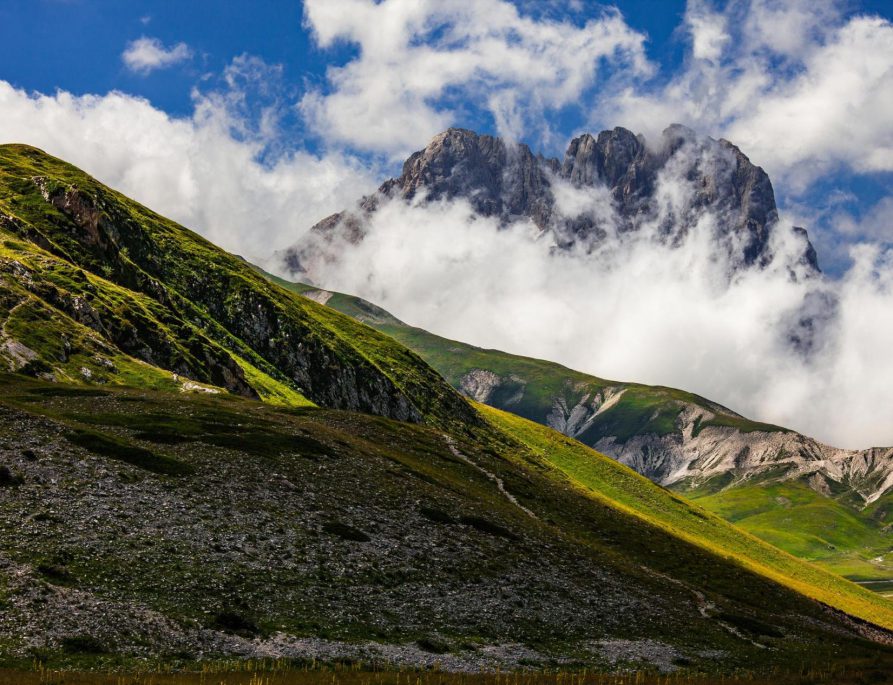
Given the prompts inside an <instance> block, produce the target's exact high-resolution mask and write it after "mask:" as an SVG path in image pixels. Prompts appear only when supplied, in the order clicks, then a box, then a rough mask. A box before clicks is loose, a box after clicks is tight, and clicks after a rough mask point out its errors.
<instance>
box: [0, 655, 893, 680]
mask: <svg viewBox="0 0 893 685" xmlns="http://www.w3.org/2000/svg"><path fill="white" fill-rule="evenodd" d="M888 675H889V674H888V673H887V672H886V671H885V670H884V664H883V662H874V663H872V662H871V661H868V662H865V661H859V660H854V661H853V662H852V663H848V664H845V665H839V666H836V667H834V668H820V667H815V666H811V665H807V664H804V665H803V666H802V667H801V668H800V669H798V670H797V671H796V672H794V673H791V672H773V673H770V674H768V675H764V676H754V675H751V674H745V673H741V674H738V675H734V676H727V677H722V678H717V677H715V676H710V675H705V674H698V673H691V672H689V673H686V672H683V671H677V672H675V673H673V674H672V675H660V674H654V673H652V674H645V673H641V672H637V673H623V674H618V675H610V674H600V673H593V672H591V671H587V670H585V669H584V670H571V671H566V670H547V671H537V670H532V669H527V670H525V671H522V672H518V671H515V672H507V673H504V672H498V671H497V672H492V673H450V672H444V671H440V670H438V669H430V670H412V669H407V670H384V671H382V670H367V669H365V668H363V665H362V664H346V665H338V666H336V667H334V668H325V667H319V666H315V665H310V666H308V665H302V664H301V663H300V662H298V663H296V664H295V663H290V662H288V661H281V660H280V661H275V660H264V661H250V662H246V663H237V664H232V663H225V662H224V663H215V664H205V665H204V667H203V668H202V669H201V670H199V671H191V672H182V671H181V672H170V671H169V670H168V669H165V668H164V667H160V668H158V669H156V670H152V669H151V668H143V669H141V671H140V672H139V673H129V674H121V673H108V674H103V673H72V672H59V671H55V672H54V671H50V670H45V669H39V670H36V671H32V672H22V671H4V670H2V669H0V685H745V684H746V685H817V684H819V683H829V684H833V685H871V684H878V683H886V682H888V678H887V676H888Z"/></svg>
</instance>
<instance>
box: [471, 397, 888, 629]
mask: <svg viewBox="0 0 893 685" xmlns="http://www.w3.org/2000/svg"><path fill="white" fill-rule="evenodd" d="M477 406H478V410H479V411H480V412H481V413H482V414H483V415H484V416H485V417H486V418H487V419H488V420H489V421H490V422H491V423H492V424H493V425H495V426H497V427H498V428H500V429H502V430H504V431H506V432H507V433H510V434H511V435H512V436H513V437H515V438H517V439H519V440H521V441H522V442H523V443H524V444H525V445H526V446H527V447H528V448H529V449H530V450H531V451H532V452H534V453H536V454H538V455H540V456H541V458H542V459H543V461H544V462H545V463H546V464H549V465H551V466H552V467H554V468H555V469H556V470H557V471H559V472H560V473H562V474H564V475H566V476H567V477H569V478H570V479H571V481H572V482H573V483H574V484H575V485H576V486H577V487H579V488H581V489H583V490H585V491H586V492H587V493H588V494H589V495H590V496H591V497H593V498H595V499H597V500H600V501H602V502H605V503H610V504H611V505H612V506H615V507H618V508H621V509H623V510H624V511H626V512H627V513H629V514H631V515H633V516H636V517H638V518H640V519H642V520H643V521H647V522H649V523H651V524H653V525H656V526H659V527H660V528H663V529H665V530H667V531H668V532H671V533H673V534H674V535H677V536H679V537H681V538H683V539H685V540H687V541H689V542H692V543H694V544H696V545H698V546H700V547H702V548H704V549H707V550H709V551H711V552H713V553H715V554H717V555H720V556H722V557H725V558H728V559H732V560H734V561H735V562H737V563H738V564H740V565H741V566H742V567H744V568H747V569H749V570H751V571H755V572H757V573H759V574H761V575H763V576H766V577H768V578H771V579H772V580H774V581H776V582H778V583H780V584H782V585H785V586H787V587H790V588H792V589H794V590H796V591H797V592H800V593H801V594H803V595H806V596H808V597H811V598H813V599H815V600H818V601H820V602H823V603H825V604H828V605H830V606H833V607H836V608H839V609H842V610H843V611H846V612H847V613H849V614H851V615H853V616H857V617H859V618H862V619H864V620H866V621H870V622H871V623H874V624H876V625H879V626H883V627H885V628H887V629H893V603H890V602H889V601H887V600H886V599H884V598H883V597H881V596H879V595H877V594H875V593H872V592H870V591H868V590H865V589H863V588H861V587H859V586H858V585H856V584H854V583H851V582H849V581H848V580H846V579H844V578H841V577H839V576H836V575H834V574H832V573H830V572H828V571H825V570H823V569H821V568H819V567H818V566H815V565H813V564H810V563H808V562H805V561H803V560H801V559H798V558H796V557H794V556H793V555H791V554H788V553H787V552H784V551H783V550H780V549H777V548H776V547H773V546H771V545H769V544H767V543H765V542H764V541H762V540H760V539H759V538H757V537H755V536H753V535H751V534H749V533H747V532H745V531H742V530H739V529H737V528H736V527H735V526H733V525H731V524H730V523H728V522H727V521H725V520H723V519H721V518H720V517H719V516H715V515H713V514H710V513H708V512H707V511H705V510H703V509H701V508H700V507H698V506H697V505H692V504H690V503H688V502H686V501H685V500H683V499H682V498H680V497H678V496H676V495H674V494H672V493H670V492H668V491H667V490H665V489H663V488H661V487H659V486H657V485H655V484H654V483H652V482H651V481H649V480H648V479H647V478H644V477H643V476H640V475H639V474H637V473H635V472H634V471H632V470H631V469H629V468H627V467H625V466H622V465H621V464H618V463H617V462H616V461H614V460H612V459H610V458H609V457H606V456H604V455H602V454H599V453H597V452H595V451H594V450H592V449H590V448H588V447H586V446H585V445H583V444H582V443H580V442H577V441H576V440H573V439H570V438H567V437H565V436H563V435H561V434H559V433H557V432H555V431H552V430H550V429H548V428H546V427H544V426H541V425H539V424H536V423H533V422H531V421H528V420H526V419H523V418H521V417H518V416H515V415H512V414H508V413H505V412H503V411H500V410H498V409H494V408H492V407H488V406H486V405H477Z"/></svg>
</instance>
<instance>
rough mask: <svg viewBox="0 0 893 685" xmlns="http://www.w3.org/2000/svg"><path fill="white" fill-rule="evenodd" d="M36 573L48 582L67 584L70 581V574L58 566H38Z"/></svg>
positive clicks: (45, 564)
mask: <svg viewBox="0 0 893 685" xmlns="http://www.w3.org/2000/svg"><path fill="white" fill-rule="evenodd" d="M37 572H38V573H39V574H40V575H42V576H44V577H45V578H49V579H50V580H53V581H56V582H60V583H67V582H69V581H71V580H72V578H71V574H70V573H69V572H68V569H66V568H65V567H64V566H60V565H58V564H51V563H42V564H38V565H37Z"/></svg>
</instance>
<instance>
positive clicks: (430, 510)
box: [419, 507, 457, 524]
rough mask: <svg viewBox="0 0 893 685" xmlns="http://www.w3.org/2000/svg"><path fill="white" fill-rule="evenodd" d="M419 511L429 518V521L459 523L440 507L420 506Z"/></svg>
mask: <svg viewBox="0 0 893 685" xmlns="http://www.w3.org/2000/svg"><path fill="white" fill-rule="evenodd" d="M419 513H420V514H421V515H422V516H424V517H425V518H426V519H428V520H429V521H433V522H434V523H446V524H451V523H457V521H456V519H454V518H453V517H452V516H450V515H449V514H448V513H446V512H445V511H442V510H440V509H435V508H434V507H419Z"/></svg>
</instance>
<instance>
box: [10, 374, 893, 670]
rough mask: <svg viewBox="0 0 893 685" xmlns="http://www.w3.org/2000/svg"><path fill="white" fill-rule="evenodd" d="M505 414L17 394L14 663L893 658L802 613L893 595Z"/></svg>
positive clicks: (874, 609) (869, 634)
mask: <svg viewBox="0 0 893 685" xmlns="http://www.w3.org/2000/svg"><path fill="white" fill-rule="evenodd" d="M486 411H487V412H488V414H487V421H488V424H487V426H486V427H478V428H473V429H472V432H471V433H466V434H464V435H463V434H456V433H453V434H452V435H445V434H444V432H443V430H442V429H439V428H438V429H435V428H433V427H428V426H425V425H418V424H409V423H406V422H395V421H391V420H388V419H385V418H382V417H374V416H369V415H365V414H359V413H349V412H342V411H333V410H324V409H319V408H304V409H293V408H277V407H272V406H270V405H268V404H263V403H260V402H256V401H250V400H247V399H243V398H239V397H238V396H234V395H225V394H221V395H217V396H213V395H212V396H207V395H198V394H183V393H169V392H157V391H150V390H144V389H122V388H116V387H112V386H109V387H107V388H105V389H99V388H95V387H94V388H89V387H84V386H79V387H78V386H70V385H60V384H49V383H46V382H43V381H40V380H35V379H28V378H27V377H24V376H21V375H18V376H11V375H10V376H2V377H0V419H2V420H0V607H2V611H0V664H11V665H15V664H23V663H31V661H32V660H33V659H34V658H39V659H41V660H46V661H49V662H50V663H53V664H60V665H69V666H81V667H83V666H90V667H95V666H99V665H102V664H103V663H110V662H114V663H118V664H121V663H122V661H121V660H122V659H123V660H124V661H123V663H129V662H128V661H127V660H129V659H145V658H147V657H151V658H161V659H164V660H166V661H173V662H181V663H182V662H190V661H193V660H197V659H207V658H211V657H218V656H230V657H232V656H241V657H293V658H304V659H308V660H309V659H311V658H316V659H321V660H326V661H329V660H335V659H364V660H366V661H367V662H370V661H371V662H378V663H381V664H384V663H390V664H392V665H408V666H420V665H433V664H434V663H439V664H440V665H441V666H442V667H445V668H449V669H473V670H476V669H480V668H495V667H503V668H505V667H520V666H528V667H529V666H533V667H546V666H560V665H570V664H577V665H582V664H585V665H587V666H590V667H597V668H612V667H614V666H615V665H617V664H618V662H620V663H622V664H626V665H629V666H640V667H651V668H659V669H662V670H673V669H677V668H692V669H695V670H707V671H725V672H728V671H731V670H736V669H741V668H746V669H754V670H762V669H765V670H767V671H768V670H771V669H773V668H776V667H778V668H791V667H794V668H797V667H799V665H800V664H802V663H804V662H805V661H810V662H811V663H817V662H822V663H824V662H835V661H838V660H841V661H846V662H852V661H853V660H874V661H875V662H877V661H880V662H884V660H889V659H891V658H893V652H890V650H889V648H887V647H884V646H883V645H884V644H885V643H886V642H888V641H889V640H890V638H889V634H888V633H886V632H884V631H880V630H878V629H875V628H872V627H871V626H869V625H868V624H865V623H860V622H858V621H854V620H852V619H849V618H847V617H846V616H845V615H843V614H842V613H840V612H839V611H836V610H832V609H829V608H828V607H827V606H825V605H823V604H821V603H819V602H816V601H813V600H810V599H807V598H806V597H804V596H803V594H800V593H801V592H803V593H806V594H810V593H812V594H813V595H814V596H817V597H819V598H821V599H822V601H824V602H825V604H829V603H830V604H833V605H835V606H837V607H840V608H844V609H846V610H847V611H850V612H852V613H854V614H857V615H861V616H863V617H864V618H866V619H868V620H871V621H873V622H875V623H880V624H884V625H887V626H893V611H891V610H890V608H889V606H887V605H885V604H884V603H883V602H882V601H881V600H880V599H878V598H877V596H876V595H872V594H871V593H867V592H865V591H862V590H860V589H859V588H856V587H855V586H853V585H851V584H850V583H847V582H845V581H843V580H841V579H837V578H834V577H833V576H829V575H827V574H824V573H823V572H821V571H820V570H818V569H816V568H814V567H811V566H809V565H806V564H803V563H802V562H798V561H797V560H795V559H793V558H792V557H789V556H788V555H785V554H783V553H781V552H779V551H777V550H775V549H774V548H772V547H770V546H768V545H764V544H762V543H759V542H758V541H756V540H755V539H753V538H750V537H749V536H747V535H744V534H742V533H740V532H739V531H737V530H736V529H735V528H734V527H732V526H730V525H728V524H726V523H725V522H723V521H721V520H720V519H719V518H717V517H714V516H712V515H710V514H707V513H706V512H703V511H701V510H699V509H697V508H694V507H692V506H691V505H689V504H686V503H685V502H684V501H682V500H680V499H679V498H676V497H674V496H673V495H671V494H670V493H667V492H666V491H664V490H662V489H660V488H658V487H657V486H655V485H653V484H651V483H649V482H648V481H647V480H645V479H643V478H641V477H639V476H636V474H634V473H633V472H631V471H630V470H629V469H627V468H625V467H623V466H621V465H618V464H616V463H615V462H613V461H611V460H610V459H607V458H605V457H601V456H599V455H596V454H595V453H592V452H591V451H590V450H588V448H585V447H583V446H582V445H580V444H579V443H572V441H570V440H568V439H567V438H563V437H562V436H560V435H558V434H556V433H555V432H553V431H551V430H549V429H547V428H545V427H540V426H538V425H536V424H530V423H526V422H524V423H518V422H522V421H523V420H522V419H519V418H517V417H509V416H508V415H501V414H498V413H494V412H495V410H492V409H487V410H486ZM513 434H516V435H517V436H518V437H512V435H513ZM562 441H566V442H562ZM580 450H582V451H583V452H585V454H583V453H581V452H580ZM580 469H582V470H580ZM769 578H774V580H770V579H769ZM866 639H869V640H871V641H872V642H868V641H866Z"/></svg>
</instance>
